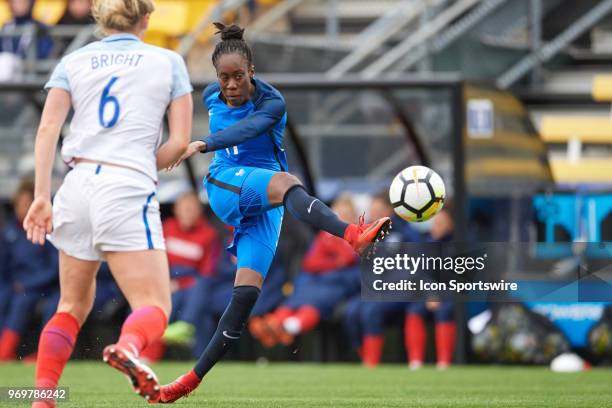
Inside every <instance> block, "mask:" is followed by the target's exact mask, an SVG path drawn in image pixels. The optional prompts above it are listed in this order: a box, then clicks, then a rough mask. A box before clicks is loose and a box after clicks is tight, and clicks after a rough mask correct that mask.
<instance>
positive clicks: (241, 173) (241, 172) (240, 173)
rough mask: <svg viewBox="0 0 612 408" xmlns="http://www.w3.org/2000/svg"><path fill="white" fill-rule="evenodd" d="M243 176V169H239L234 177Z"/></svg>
mask: <svg viewBox="0 0 612 408" xmlns="http://www.w3.org/2000/svg"><path fill="white" fill-rule="evenodd" d="M243 175H244V169H240V170H238V171H237V172H236V176H238V177H240V176H243Z"/></svg>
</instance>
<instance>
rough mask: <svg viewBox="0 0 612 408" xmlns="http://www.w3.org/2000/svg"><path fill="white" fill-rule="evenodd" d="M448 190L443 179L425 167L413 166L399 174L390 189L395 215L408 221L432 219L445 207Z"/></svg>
mask: <svg viewBox="0 0 612 408" xmlns="http://www.w3.org/2000/svg"><path fill="white" fill-rule="evenodd" d="M445 197H446V189H445V188H444V182H443V181H442V178H441V177H440V176H439V175H438V173H436V172H435V171H433V170H432V169H430V168H428V167H425V166H411V167H408V168H407V169H404V170H402V171H400V172H399V174H398V175H397V176H395V178H394V179H393V182H392V183H391V187H389V198H390V200H391V205H392V206H393V209H394V210H395V213H396V214H397V215H399V216H400V217H401V218H403V219H404V220H406V221H410V222H422V221H426V220H428V219H430V218H431V217H433V216H434V215H436V214H437V213H438V211H440V210H441V209H442V207H443V206H444V198H445Z"/></svg>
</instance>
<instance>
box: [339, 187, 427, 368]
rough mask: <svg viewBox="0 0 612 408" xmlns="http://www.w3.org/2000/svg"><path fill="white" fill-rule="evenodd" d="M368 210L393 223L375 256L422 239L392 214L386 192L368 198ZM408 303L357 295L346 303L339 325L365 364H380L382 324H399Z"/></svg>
mask: <svg viewBox="0 0 612 408" xmlns="http://www.w3.org/2000/svg"><path fill="white" fill-rule="evenodd" d="M369 212H370V214H369V216H370V219H378V218H381V217H391V219H392V222H393V229H392V230H391V231H390V234H389V236H387V238H386V240H385V245H384V247H381V248H379V249H378V251H377V256H386V254H388V255H390V256H392V254H393V253H395V251H397V248H396V247H395V246H394V245H393V244H394V243H396V244H399V243H410V242H421V241H422V237H421V234H420V233H419V232H417V231H416V230H415V229H414V228H412V227H411V226H410V223H408V222H406V221H404V220H403V219H401V218H400V217H398V216H397V214H395V211H393V207H392V206H391V203H390V201H389V194H388V193H387V192H386V191H384V192H381V193H379V194H377V195H375V196H374V197H372V201H371V203H370V211H369ZM408 306H409V304H408V303H404V302H364V301H362V300H361V296H360V295H357V296H355V297H354V298H353V299H351V300H350V301H349V302H348V303H347V305H346V308H345V309H344V311H343V324H344V327H345V330H346V332H347V334H348V336H349V339H350V341H351V343H352V345H353V347H354V348H355V349H356V350H357V353H358V354H359V357H360V358H361V360H362V362H363V364H364V365H365V366H367V367H376V366H377V365H378V364H379V363H380V360H381V357H382V351H383V347H384V336H383V331H384V328H385V325H386V324H391V323H398V324H399V322H400V321H401V319H402V318H403V317H404V316H405V314H406V308H407V307H408Z"/></svg>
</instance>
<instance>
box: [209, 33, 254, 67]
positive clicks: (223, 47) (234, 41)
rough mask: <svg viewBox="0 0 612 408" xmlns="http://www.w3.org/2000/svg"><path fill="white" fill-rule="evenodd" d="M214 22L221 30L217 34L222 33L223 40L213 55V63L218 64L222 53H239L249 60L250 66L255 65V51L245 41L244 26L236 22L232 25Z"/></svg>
mask: <svg viewBox="0 0 612 408" xmlns="http://www.w3.org/2000/svg"><path fill="white" fill-rule="evenodd" d="M213 24H214V25H215V27H216V28H217V30H219V31H217V32H216V33H215V34H221V42H219V43H217V45H216V46H215V51H214V52H213V55H212V63H213V65H214V66H215V67H216V66H217V62H218V61H219V58H220V57H221V56H222V55H226V54H238V55H242V56H243V57H244V59H246V60H247V62H248V64H249V68H250V67H251V66H252V65H253V52H252V51H251V47H249V45H248V44H247V43H246V41H244V38H243V37H244V28H241V27H240V26H238V25H236V24H232V25H230V26H226V25H225V24H223V23H219V22H215V23H213Z"/></svg>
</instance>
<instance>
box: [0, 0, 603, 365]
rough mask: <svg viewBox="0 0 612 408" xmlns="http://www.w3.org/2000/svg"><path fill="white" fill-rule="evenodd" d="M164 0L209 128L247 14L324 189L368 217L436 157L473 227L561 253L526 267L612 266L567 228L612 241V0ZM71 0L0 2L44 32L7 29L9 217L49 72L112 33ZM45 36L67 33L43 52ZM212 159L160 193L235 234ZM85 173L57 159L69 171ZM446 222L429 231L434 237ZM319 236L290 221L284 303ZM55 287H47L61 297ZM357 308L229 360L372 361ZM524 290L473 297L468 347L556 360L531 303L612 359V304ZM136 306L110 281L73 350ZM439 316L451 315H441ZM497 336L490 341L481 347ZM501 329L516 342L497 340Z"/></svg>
mask: <svg viewBox="0 0 612 408" xmlns="http://www.w3.org/2000/svg"><path fill="white" fill-rule="evenodd" d="M155 5H156V11H155V13H154V14H153V17H152V19H151V25H150V28H149V31H148V33H147V35H146V36H145V41H147V42H150V43H153V44H156V45H160V46H163V47H167V48H171V49H174V50H176V51H178V52H179V53H180V54H181V55H183V56H184V57H185V59H186V61H187V62H188V66H189V71H190V76H191V79H192V83H193V84H194V87H195V92H194V96H195V100H196V104H195V116H194V132H193V135H194V138H195V137H197V136H200V135H206V134H207V133H208V130H207V128H208V116H207V112H206V110H205V109H203V106H202V104H201V103H199V100H200V92H201V90H202V89H203V88H204V87H205V86H206V84H207V83H209V82H210V81H211V80H214V71H212V65H211V64H210V54H211V52H212V46H213V44H214V43H213V41H214V40H213V36H212V34H213V30H212V29H211V22H212V21H216V20H225V21H226V22H232V21H237V22H239V23H241V24H243V25H244V26H245V27H246V30H247V31H246V32H247V40H248V41H249V42H250V44H251V45H252V47H253V49H254V55H255V67H256V71H257V74H258V75H260V76H261V77H262V78H265V79H266V80H268V81H269V82H271V83H272V84H273V85H275V86H276V87H278V89H279V90H280V91H281V92H282V93H283V95H284V96H285V98H286V101H287V111H288V116H289V122H288V126H287V132H286V136H285V140H286V146H285V147H286V149H287V151H288V155H289V159H290V166H291V169H292V172H293V173H295V174H297V175H299V176H300V178H301V179H302V180H303V181H304V183H305V185H306V186H307V187H308V189H310V190H311V191H313V192H315V193H316V194H317V195H318V196H320V197H321V198H322V199H324V200H326V201H332V200H333V199H334V198H335V197H337V196H338V195H339V194H340V193H343V192H348V193H351V194H352V197H353V199H354V202H355V206H356V208H357V211H358V212H359V213H361V212H366V213H367V212H368V211H369V209H370V203H371V200H372V197H373V196H374V195H376V194H377V193H379V192H380V191H381V190H384V189H385V188H386V186H388V185H389V182H390V180H391V179H392V177H393V176H394V175H395V174H396V173H397V172H398V171H399V170H401V169H402V168H404V167H407V166H408V165H411V164H419V163H420V164H424V165H427V166H431V167H432V168H434V169H435V170H436V171H438V172H439V173H440V174H441V176H442V177H443V178H444V180H445V181H446V184H447V188H448V190H449V192H450V196H452V199H453V204H454V205H453V210H452V218H453V220H454V233H453V236H454V238H455V239H456V238H457V237H459V238H461V239H466V240H470V241H481V242H499V241H501V242H505V241H509V242H529V243H532V244H533V246H534V248H536V251H535V252H536V253H537V254H538V255H537V256H536V258H538V257H539V258H540V260H545V262H544V261H543V262H541V263H540V264H536V266H532V267H531V269H529V270H528V271H526V272H527V273H533V274H539V275H538V276H545V274H546V273H548V272H549V271H548V269H546V268H549V269H550V265H557V267H558V266H559V265H563V267H567V270H568V272H567V273H573V271H575V270H579V268H580V267H581V265H582V264H583V263H584V262H590V261H592V260H595V261H596V262H600V263H602V262H603V264H605V263H606V262H609V258H610V254H609V253H603V254H602V253H596V254H594V255H593V254H588V253H587V254H579V255H576V251H575V250H574V249H573V248H572V247H571V246H568V245H565V244H564V243H568V242H606V241H610V240H612V167H611V166H612V164H611V163H612V161H611V160H610V159H611V158H612V157H611V147H612V119H611V117H610V109H611V103H612V91H611V89H612V72H611V69H612V63H611V62H612V45H610V44H611V43H610V39H611V38H612V28H610V27H612V1H610V0H601V1H597V0H581V1H569V0H512V1H504V0H456V1H452V0H384V1H362V0H320V1H319V0H302V1H300V0H286V1H275V0H258V1H246V0H226V1H213V0H174V1H170V0H167V1H166V0H156V1H155ZM65 11H66V1H63V0H37V1H36V4H35V8H34V17H35V18H36V19H38V20H39V21H41V22H42V23H44V24H45V25H44V26H32V25H25V26H18V27H17V28H13V27H10V24H9V23H10V21H11V18H12V16H11V14H10V10H9V6H8V1H6V0H2V1H0V23H1V24H4V28H3V30H2V32H1V33H0V36H1V38H0V41H3V42H4V43H6V40H7V39H11V38H14V37H15V36H18V37H20V38H21V37H23V36H28V35H29V36H33V38H37V39H38V41H29V42H28V43H27V44H26V46H24V47H21V44H20V48H19V49H18V50H11V49H8V48H10V46H9V47H8V48H7V46H6V45H4V46H3V49H2V50H3V54H0V56H1V57H2V58H3V59H2V60H1V61H3V63H2V64H1V66H0V81H1V82H0V104H1V107H2V108H1V109H0V201H1V202H2V208H1V209H0V225H2V224H4V225H5V226H6V225H8V224H9V223H10V221H11V219H12V218H11V217H12V214H13V210H12V204H13V195H14V192H15V191H16V189H17V187H18V185H19V183H20V181H21V180H22V179H23V177H27V176H28V175H31V174H32V171H33V163H34V161H33V154H32V152H33V146H34V136H35V132H36V126H37V123H38V120H39V117H40V112H41V108H42V104H43V102H44V93H43V91H42V85H43V84H44V82H45V80H46V78H47V77H48V75H49V73H50V70H51V69H53V67H54V66H55V64H56V63H57V62H58V60H59V58H61V56H62V55H63V53H65V52H70V50H73V49H76V48H78V47H80V46H82V45H84V44H86V43H87V42H89V41H92V40H93V39H94V37H93V31H94V29H93V27H92V26H90V25H62V24H58V21H59V20H60V18H62V16H63V15H64V13H65ZM37 36H38V37H37ZM40 36H44V37H45V38H47V39H50V40H51V42H52V46H51V47H50V48H49V47H47V48H48V49H44V50H42V49H41V48H42V47H41V44H42V43H41V41H40V38H41V37H40ZM10 53H13V54H15V55H17V59H15V58H10V57H8V56H7V55H6V54H10ZM66 130H67V127H66ZM209 160H210V155H203V156H200V157H197V158H196V159H195V160H193V159H192V160H190V161H189V162H188V163H186V164H185V165H184V166H182V167H180V168H179V169H177V170H175V171H173V172H171V173H162V174H161V176H160V180H161V182H160V192H159V197H160V201H161V202H162V204H163V207H162V210H163V214H164V216H171V214H172V203H173V202H174V201H175V200H176V199H177V198H178V197H179V196H180V195H182V194H183V193H184V192H185V191H187V190H189V189H192V188H193V189H196V190H197V191H198V192H199V193H200V199H201V201H202V203H203V208H204V209H205V214H206V215H207V217H208V218H209V219H210V221H211V223H212V224H213V225H214V227H215V228H217V230H218V231H219V233H220V234H221V235H222V234H223V227H222V226H221V225H219V223H218V222H216V221H215V220H214V216H212V215H211V213H210V210H209V209H208V207H207V204H206V203H207V199H206V196H205V193H204V192H201V191H200V188H199V185H200V180H201V179H202V177H203V176H204V175H205V174H206V169H207V166H208V163H209ZM67 170H68V169H67V167H66V166H65V165H64V164H63V163H62V161H61V159H60V158H59V155H58V158H57V161H56V165H55V172H54V174H55V181H56V185H57V186H59V183H60V182H61V179H62V178H63V175H64V174H65V173H66V171H67ZM428 227H430V225H429V226H428V225H425V226H421V229H420V230H419V231H418V233H419V234H423V235H427V233H428V231H427V228H428ZM313 237H314V232H313V231H311V230H308V229H306V228H304V227H303V226H301V225H297V223H295V222H294V221H293V220H291V219H290V217H287V220H285V225H284V227H283V233H282V236H281V243H280V246H279V253H278V255H277V259H276V262H275V270H274V271H273V272H274V273H277V274H278V275H279V276H280V277H279V278H278V279H276V282H277V283H278V287H277V291H276V293H277V295H278V296H277V297H276V298H274V299H272V300H271V301H270V302H271V305H270V306H269V310H267V311H265V312H268V311H271V310H273V309H274V307H275V306H277V304H278V302H279V301H280V299H282V297H283V296H289V295H290V294H291V292H292V288H293V280H294V278H295V277H296V276H297V275H299V274H300V272H301V269H302V268H301V267H302V263H301V261H302V257H303V256H304V254H305V253H306V251H307V248H308V246H309V245H310V244H311V242H312V240H313ZM538 243H558V244H559V245H558V246H555V245H552V246H551V245H548V246H544V247H538ZM543 265H546V266H543ZM4 273H5V274H4V275H3V280H4V282H2V283H3V286H4V287H8V288H13V287H14V285H13V283H14V282H13V281H12V280H11V279H13V278H11V276H12V275H11V271H4ZM102 278H103V277H101V279H102ZM9 293H10V290H9V291H7V292H3V299H1V300H2V302H0V307H1V306H4V307H5V309H4V310H5V312H6V310H7V307H8V306H7V305H8V304H9V303H10V299H11V298H12V297H13V298H14V296H17V295H15V294H12V295H11V294H9ZM41 296H42V297H43V298H45V299H44V300H48V298H51V299H52V296H53V294H52V293H50V292H49V293H47V292H45V293H44V294H43V295H41ZM345 300H348V299H345ZM43 303H44V302H38V303H36V302H35V303H32V306H31V309H27V310H24V311H23V312H24V313H25V314H26V315H27V317H28V322H27V325H26V328H25V329H24V333H23V334H22V335H21V337H20V339H19V343H18V345H17V347H16V349H15V353H14V355H13V356H12V357H11V358H16V359H27V358H26V357H27V356H28V355H30V353H32V352H33V351H34V350H35V347H36V341H37V337H38V333H39V330H40V327H41V320H42V319H44V315H45V313H44V309H45V306H44V305H43ZM345 306H346V302H345V301H343V302H338V304H337V305H335V307H334V310H333V313H331V314H330V315H329V316H327V317H326V318H324V319H323V321H322V322H321V323H320V324H319V325H318V326H317V327H316V328H315V329H314V330H312V331H310V332H309V333H306V334H304V335H302V336H299V337H298V338H297V340H296V342H295V343H293V344H292V345H291V346H288V347H287V346H283V345H277V346H275V347H272V348H267V347H264V346H262V345H261V344H259V343H258V342H256V341H253V339H251V338H246V339H243V340H242V341H241V342H240V345H239V347H237V348H236V349H235V350H233V351H232V353H231V356H230V358H231V359H236V360H246V361H253V360H255V359H260V361H263V360H261V359H265V360H278V361H285V360H288V361H317V362H337V361H358V356H357V353H356V352H355V351H354V350H352V348H351V347H350V346H349V339H348V335H347V333H345V330H344V329H343V326H342V324H341V320H342V314H343V312H344V308H345ZM524 306H525V307H526V308H524V309H523V308H518V309H517V308H514V309H513V306H511V305H501V306H500V305H497V306H492V305H486V304H457V305H455V322H456V330H457V336H456V344H455V356H454V361H455V362H459V363H475V362H482V361H487V362H506V363H525V364H534V363H539V364H542V363H546V364H548V363H549V362H550V361H551V360H552V358H553V357H554V356H555V355H554V354H555V352H552V353H545V352H540V351H537V350H535V349H537V348H538V347H543V346H542V345H541V344H540V343H542V342H543V341H544V339H545V336H546V335H547V334H546V333H548V332H546V330H549V329H550V327H549V326H547V324H544V325H541V324H537V323H533V324H527V323H525V322H526V321H528V320H529V321H531V320H533V319H534V315H532V314H531V312H529V311H527V310H528V309H529V310H531V311H534V310H535V311H536V312H537V313H538V316H545V318H546V320H547V321H548V322H552V323H553V325H552V327H553V329H550V330H553V331H557V330H559V333H561V335H562V337H563V338H564V341H565V342H566V343H567V347H568V349H571V350H572V351H573V352H576V353H578V354H579V355H580V356H581V357H582V358H583V359H585V360H586V361H588V364H595V365H601V366H605V365H607V364H609V362H610V358H611V357H612V340H611V336H610V333H611V329H610V328H611V327H612V326H611V325H612V322H611V321H610V312H609V306H608V304H607V303H605V302H596V303H593V302H591V303H573V304H572V303H561V304H551V303H549V304H539V305H537V304H526V305H524ZM607 308H608V309H607ZM487 309H488V310H490V311H492V312H493V314H494V315H495V316H499V315H502V316H504V312H505V315H506V316H507V315H510V318H509V320H510V322H511V323H512V324H509V326H520V327H521V329H520V333H519V334H521V335H522V336H523V337H520V336H518V337H517V336H516V331H514V332H513V331H512V330H510V329H509V328H503V327H502V328H501V329H500V330H499V331H497V332H495V333H497V334H491V333H492V332H491V331H489V332H486V333H484V335H485V337H484V338H483V337H478V335H482V334H483V333H473V332H471V331H470V330H469V329H468V322H469V320H470V319H471V318H473V317H474V316H476V315H478V314H479V313H481V312H483V311H486V310H487ZM606 310H608V312H607V313H608V314H606ZM0 312H1V310H0ZM126 312H127V307H126V305H125V302H124V301H123V300H122V299H121V298H120V296H116V295H113V296H110V298H109V302H107V303H106V304H104V305H101V306H100V309H99V310H98V309H97V310H96V311H95V312H94V314H93V315H92V317H91V318H90V321H89V322H88V323H87V324H86V327H85V329H84V331H83V333H82V334H81V336H80V339H79V344H78V346H77V349H76V352H75V355H74V358H80V359H94V358H99V355H100V351H101V347H103V345H104V344H107V343H109V342H111V341H112V340H113V339H114V338H115V336H116V335H117V333H118V328H119V326H118V324H119V322H120V321H121V318H122V317H123V316H124V315H125V313H126ZM262 313H263V314H265V313H264V312H262ZM513 313H514V314H513ZM400 315H401V313H400ZM606 319H608V320H606ZM396 320H397V321H394V322H392V323H391V324H388V325H386V326H385V331H384V337H385V338H386V342H385V348H384V354H383V357H382V361H383V362H393V363H402V362H405V361H406V355H405V351H404V340H403V336H404V331H403V325H402V323H401V322H400V321H399V320H398V319H396ZM400 320H401V319H400ZM494 320H495V319H494ZM498 320H503V319H498ZM536 320H537V318H536ZM492 321H493V320H492ZM499 324H500V325H503V323H499ZM542 327H546V330H545V331H544V332H543V331H542V330H544V329H542ZM594 327H597V328H599V329H600V330H599V332H597V333H599V334H598V336H595V335H594V334H593V333H594V330H593V328H594ZM506 329H508V330H509V331H505V330H506ZM427 330H428V331H429V332H433V331H434V330H435V329H434V325H433V323H431V322H430V323H428V326H427ZM500 333H502V334H500ZM486 336H493V337H492V338H491V337H486ZM504 336H507V337H504ZM525 336H527V337H525ZM428 337H429V339H430V340H429V341H428V342H429V343H430V344H429V346H430V347H428V350H429V351H428V354H427V358H426V361H427V362H434V361H435V355H434V354H435V353H434V352H433V351H432V350H433V349H434V347H433V342H434V340H433V339H434V338H435V336H428ZM525 338H527V340H525ZM478 339H480V342H479V340H478ZM521 339H522V340H521ZM483 342H484V343H486V344H487V346H486V347H484V348H479V344H480V345H481V346H482V344H483ZM496 342H497V343H499V344H502V343H503V346H501V345H500V346H499V348H498V349H495V350H493V349H491V348H490V347H489V346H488V345H490V344H493V343H495V344H497V343H496ZM530 344H531V345H532V346H533V347H531V346H530ZM534 344H535V345H534ZM530 347H531V348H530ZM493 348H494V347H493ZM555 350H556V351H559V350H560V349H555ZM542 354H543V355H542ZM189 357H190V351H189V349H188V348H187V347H180V346H174V347H173V346H169V347H168V349H167V350H166V357H165V358H166V359H179V360H180V359H187V358H189ZM0 364H1V363H0Z"/></svg>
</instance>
